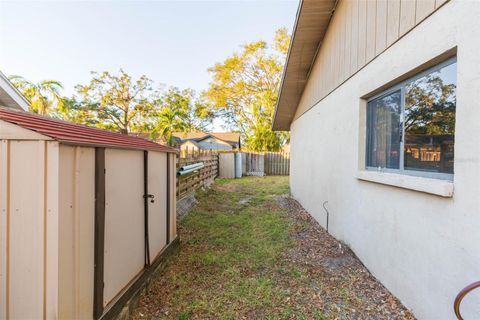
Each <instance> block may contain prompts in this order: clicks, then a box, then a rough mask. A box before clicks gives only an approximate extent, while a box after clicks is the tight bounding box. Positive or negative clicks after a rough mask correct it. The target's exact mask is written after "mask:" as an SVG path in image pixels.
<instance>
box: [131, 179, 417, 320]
mask: <svg viewBox="0 0 480 320" xmlns="http://www.w3.org/2000/svg"><path fill="white" fill-rule="evenodd" d="M287 193H288V178H287V177H262V178H258V177H248V178H242V179H237V180H222V179H218V180H216V183H215V184H214V185H213V187H212V189H210V190H207V191H204V192H198V193H197V199H198V200H199V205H198V206H197V208H196V209H195V210H193V211H192V212H191V213H189V214H188V215H187V216H186V217H185V218H184V219H183V220H182V221H181V222H180V223H179V232H180V239H181V244H180V250H179V253H178V254H177V255H176V256H174V257H172V258H171V259H170V261H169V262H168V263H167V266H166V269H165V270H164V271H163V272H162V273H161V274H160V275H159V276H158V278H157V279H156V280H155V281H154V282H153V283H151V284H150V286H149V289H148V292H147V294H145V295H144V296H142V297H141V299H140V302H139V306H138V308H137V310H136V312H135V315H134V318H136V319H145V318H148V319H150V318H162V319H163V318H165V319H206V318H210V319H212V318H213V319H253V318H262V319H414V317H413V316H412V314H411V313H410V312H409V311H408V310H406V309H405V307H403V306H402V305H401V303H400V302H399V301H398V300H397V299H396V298H395V297H393V296H392V295H391V294H390V293H389V292H388V291H387V290H386V289H385V288H384V287H383V286H382V285H381V284H380V283H378V282H377V281H376V280H375V279H374V278H373V276H372V275H370V273H369V272H368V271H367V270H366V269H365V267H364V266H363V265H362V264H361V263H360V261H359V260H358V259H357V258H356V257H355V255H354V254H353V253H352V252H351V251H350V250H349V249H348V248H347V247H346V246H344V245H341V244H340V243H339V242H338V241H336V240H335V239H334V238H332V237H331V236H329V235H328V234H327V233H326V232H325V231H324V229H323V228H321V227H320V226H319V225H318V224H317V223H316V222H315V221H314V220H313V219H312V218H311V217H310V215H308V213H306V212H305V211H304V210H303V209H302V207H301V206H300V205H299V204H298V203H297V202H295V201H294V200H292V199H291V198H289V197H288V196H286V194H287Z"/></svg>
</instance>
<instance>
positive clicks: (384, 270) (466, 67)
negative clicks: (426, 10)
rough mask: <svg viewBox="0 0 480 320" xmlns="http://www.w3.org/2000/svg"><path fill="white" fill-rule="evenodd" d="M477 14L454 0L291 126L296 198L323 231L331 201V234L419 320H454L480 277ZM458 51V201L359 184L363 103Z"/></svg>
mask: <svg viewBox="0 0 480 320" xmlns="http://www.w3.org/2000/svg"><path fill="white" fill-rule="evenodd" d="M389 3H390V2H389ZM403 5H404V4H403V1H402V6H403ZM340 10H342V9H340ZM479 17H480V2H478V1H476V2H475V1H454V0H452V1H449V2H447V3H446V4H445V5H444V6H443V7H441V8H440V9H439V10H437V11H436V12H435V13H434V14H433V15H431V16H430V17H429V18H428V19H427V20H425V21H424V22H422V23H421V24H419V25H418V26H417V27H416V28H414V29H413V30H412V31H411V32H409V33H408V34H407V35H405V36H404V37H403V38H402V39H400V40H399V41H398V42H396V43H395V44H393V45H392V46H391V47H390V48H389V49H388V50H386V51H385V52H384V53H382V54H381V55H379V56H378V57H377V58H376V59H374V60H373V61H372V62H370V63H369V64H368V65H367V66H366V67H365V68H363V69H362V70H361V71H360V72H358V73H357V74H355V75H354V76H353V77H352V78H350V79H349V80H348V81H347V82H345V83H344V84H343V85H342V86H340V87H339V88H337V89H336V90H335V91H333V92H332V93H331V94H330V95H328V96H327V97H326V98H325V99H323V100H322V101H321V102H319V103H317V104H315V106H314V107H313V108H312V109H310V110H309V111H308V112H307V113H305V114H304V115H303V116H301V117H299V118H298V119H297V120H296V121H295V122H294V123H293V124H292V132H291V176H290V184H291V192H292V194H293V196H294V197H295V198H296V199H297V200H298V201H300V203H301V204H302V205H303V206H304V207H305V208H306V209H307V210H308V211H309V212H310V213H311V214H312V215H313V216H314V217H315V219H316V220H317V221H319V222H320V223H321V224H322V225H323V226H325V222H326V216H325V211H324V210H323V208H322V203H323V202H324V201H328V204H327V208H328V211H329V212H330V221H329V224H330V226H329V228H330V230H329V231H330V232H331V233H332V234H333V235H334V236H335V237H336V238H338V239H341V240H343V241H345V242H346V243H347V244H348V245H350V247H351V248H352V249H353V250H354V251H355V253H356V254H357V255H358V257H359V258H360V259H361V260H362V261H363V263H364V264H365V265H366V266H367V268H368V269H369V270H370V271H371V272H372V273H373V275H374V276H375V277H376V278H377V279H379V280H380V281H381V282H382V283H383V284H384V285H385V286H386V287H387V288H388V289H389V290H390V291H391V292H392V293H393V294H395V295H396V296H397V297H398V298H400V300H401V301H402V302H404V303H405V305H406V306H407V307H409V308H412V309H413V312H414V313H415V315H416V316H417V317H418V318H419V319H439V320H441V319H454V318H455V316H454V314H453V301H454V298H455V296H456V294H457V293H458V292H459V291H460V290H461V289H462V288H463V287H464V286H466V285H467V284H470V283H472V282H473V281H478V280H479V270H480V233H479V232H478V230H480V183H479V181H480V140H479V139H480V138H479V137H480V126H479V123H480V107H479V101H480V93H479V92H480V91H479V88H480V55H479V52H480V41H479V34H478V30H480V19H479ZM411 23H412V22H411ZM330 37H331V36H330ZM330 41H331V40H330ZM330 46H331V45H330ZM455 46H458V52H457V59H458V62H457V79H458V80H457V111H456V136H455V177H454V189H455V191H454V195H453V197H452V198H443V197H439V196H436V195H429V194H426V193H422V192H418V191H413V190H409V189H403V188H397V187H393V186H387V185H384V184H378V183H374V182H369V181H362V180H359V179H357V176H358V175H359V172H361V171H362V170H361V169H362V166H361V165H362V164H364V159H363V158H362V157H363V155H364V150H365V143H364V140H363V139H364V136H365V131H366V128H365V126H364V125H363V124H362V123H363V121H364V114H365V106H366V103H365V101H364V100H362V99H361V97H363V96H364V95H366V94H368V93H371V92H373V91H375V90H377V89H378V88H380V87H382V86H384V85H385V84H387V83H389V82H391V81H392V80H394V79H397V78H399V77H401V76H402V75H404V74H405V73H408V72H409V71H410V70H413V69H415V68H416V67H418V66H420V65H422V64H424V63H425V62H427V61H429V60H431V59H433V58H435V57H437V56H438V55H440V54H442V53H443V52H446V51H448V50H450V49H451V48H454V47H455ZM323 48H324V49H323V50H330V49H331V48H328V46H324V47H323ZM317 63H318V62H317ZM315 68H318V67H317V66H316V67H315ZM322 77H323V74H322V73H320V72H317V71H316V72H314V73H313V74H312V79H311V83H310V84H309V85H308V86H307V91H306V92H305V97H306V98H305V99H306V100H308V99H310V98H308V97H310V96H316V95H317V93H316V90H318V88H319V86H320V85H319V81H320V82H321V81H324V80H321V78H322ZM327 79H328V78H327ZM322 83H323V82H322ZM307 98H308V99H307ZM306 100H305V101H306ZM362 118H363V119H362ZM379 175H381V174H379ZM423 180H425V179H423ZM429 184H434V185H436V184H437V182H436V181H434V182H431V181H430V182H429ZM474 301H475V300H470V302H467V301H466V304H465V305H464V306H463V307H462V308H463V309H462V310H463V313H464V315H465V318H467V319H469V318H475V316H476V315H478V306H475V303H474Z"/></svg>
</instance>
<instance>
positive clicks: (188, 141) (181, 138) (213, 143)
mask: <svg viewBox="0 0 480 320" xmlns="http://www.w3.org/2000/svg"><path fill="white" fill-rule="evenodd" d="M173 136H174V138H175V144H176V145H177V146H178V147H179V148H180V150H181V151H184V150H188V151H198V150H240V134H239V133H236V132H217V133H204V132H188V133H183V132H175V133H174V134H173Z"/></svg>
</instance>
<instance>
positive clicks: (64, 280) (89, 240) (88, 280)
mask: <svg viewBox="0 0 480 320" xmlns="http://www.w3.org/2000/svg"><path fill="white" fill-rule="evenodd" d="M59 163H60V167H59V171H60V180H59V186H60V188H59V209H60V218H59V225H60V228H59V260H60V264H59V288H58V293H59V318H61V319H90V318H91V317H92V315H93V272H94V238H95V237H94V231H95V230H94V228H95V149H94V148H86V147H78V146H75V147H74V146H65V145H61V146H60V162H59Z"/></svg>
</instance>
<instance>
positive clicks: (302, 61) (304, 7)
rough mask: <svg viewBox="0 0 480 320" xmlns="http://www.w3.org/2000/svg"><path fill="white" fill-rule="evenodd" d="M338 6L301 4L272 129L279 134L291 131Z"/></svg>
mask: <svg viewBox="0 0 480 320" xmlns="http://www.w3.org/2000/svg"><path fill="white" fill-rule="evenodd" d="M337 3H338V0H322V1H318V0H301V1H300V4H299V6H298V10H297V16H296V19H295V25H294V29H293V33H292V41H291V43H290V47H289V49H288V54H287V59H286V63H285V66H284V68H283V74H282V80H281V85H280V90H279V94H278V99H277V104H276V106H275V112H274V117H273V123H272V129H273V130H275V131H288V130H290V125H291V122H292V120H293V118H294V116H295V112H296V109H297V106H298V104H299V102H300V98H301V96H302V94H303V90H304V89H305V86H306V84H307V81H308V78H309V75H310V72H311V69H312V66H313V63H314V61H315V58H316V56H317V53H318V51H319V48H320V46H321V43H322V41H323V38H324V36H325V34H326V31H327V29H328V26H329V24H330V21H331V18H332V16H333V12H334V11H335V7H336V5H337ZM306 16H307V17H306ZM312 16H313V17H314V18H313V19H312ZM306 29H307V31H305V30H306ZM312 30H313V31H312ZM302 33H305V34H302ZM299 37H300V39H299Z"/></svg>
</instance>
